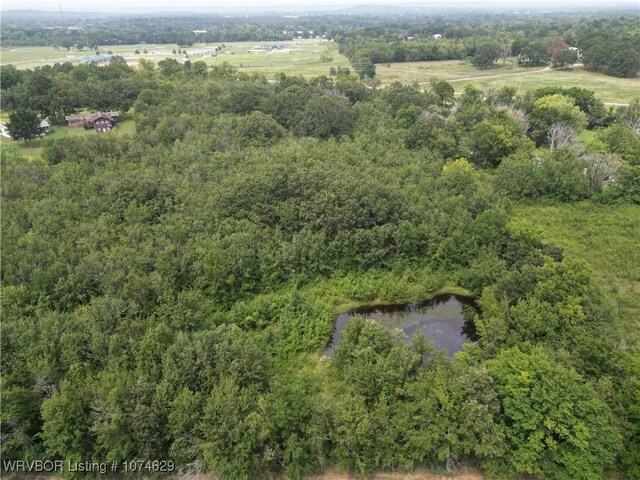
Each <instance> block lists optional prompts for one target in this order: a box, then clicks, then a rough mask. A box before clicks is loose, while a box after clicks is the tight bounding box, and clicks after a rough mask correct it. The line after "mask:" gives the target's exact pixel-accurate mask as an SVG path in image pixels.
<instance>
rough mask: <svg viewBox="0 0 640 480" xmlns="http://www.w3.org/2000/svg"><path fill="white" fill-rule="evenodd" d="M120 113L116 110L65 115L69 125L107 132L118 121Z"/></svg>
mask: <svg viewBox="0 0 640 480" xmlns="http://www.w3.org/2000/svg"><path fill="white" fill-rule="evenodd" d="M119 118H120V114H119V113H118V112H97V113H89V114H80V115H69V116H68V117H66V120H67V122H69V126H70V127H84V128H87V129H88V128H93V129H95V131H96V132H108V131H109V130H111V128H112V127H113V126H114V125H115V124H116V123H118V120H119Z"/></svg>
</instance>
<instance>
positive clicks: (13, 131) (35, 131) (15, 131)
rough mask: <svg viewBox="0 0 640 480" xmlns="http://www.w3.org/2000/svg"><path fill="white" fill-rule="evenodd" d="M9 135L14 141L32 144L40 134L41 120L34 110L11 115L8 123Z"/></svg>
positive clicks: (20, 111)
mask: <svg viewBox="0 0 640 480" xmlns="http://www.w3.org/2000/svg"><path fill="white" fill-rule="evenodd" d="M7 130H9V135H11V138H12V139H14V140H24V141H25V142H27V143H28V142H30V141H31V140H32V139H34V138H35V137H37V136H38V135H39V134H40V119H39V118H38V114H37V113H36V112H34V111H33V110H28V109H22V110H16V111H15V112H11V113H10V114H9V122H8V123H7Z"/></svg>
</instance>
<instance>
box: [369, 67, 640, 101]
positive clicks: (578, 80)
mask: <svg viewBox="0 0 640 480" xmlns="http://www.w3.org/2000/svg"><path fill="white" fill-rule="evenodd" d="M376 77H377V78H378V79H379V80H380V82H382V84H383V85H388V84H391V83H393V82H395V81H400V82H418V83H420V84H424V83H427V82H428V81H429V79H430V78H432V77H437V78H440V79H443V80H446V81H448V82H450V83H451V84H452V85H453V86H454V88H455V89H456V92H462V91H463V90H464V87H465V86H467V85H475V86H477V87H479V88H483V89H488V88H493V89H496V88H500V87H502V86H505V85H509V86H512V87H515V88H517V89H518V92H519V93H523V92H526V91H529V90H532V89H535V88H539V87H572V86H578V87H582V88H586V89H588V90H593V91H594V92H595V93H596V96H597V97H598V98H600V99H601V100H602V101H604V102H608V103H624V104H626V103H628V102H629V100H630V99H632V98H633V97H634V96H638V95H640V85H639V83H638V79H633V78H616V77H611V76H607V75H602V74H599V73H593V72H589V71H587V70H585V69H584V68H582V67H581V66H575V67H573V68H569V69H565V70H551V69H549V68H541V67H533V68H524V67H519V66H517V65H516V64H515V61H514V59H513V58H512V59H510V60H508V61H507V62H506V63H504V64H502V63H497V64H496V65H495V67H493V68H490V69H487V70H478V69H477V68H475V67H474V66H473V65H471V64H470V63H469V62H466V61H463V60H443V61H434V62H404V63H390V64H379V65H376Z"/></svg>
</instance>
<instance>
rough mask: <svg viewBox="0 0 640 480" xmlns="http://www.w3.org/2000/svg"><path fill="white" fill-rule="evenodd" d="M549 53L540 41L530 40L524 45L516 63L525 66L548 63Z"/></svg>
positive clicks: (537, 65)
mask: <svg viewBox="0 0 640 480" xmlns="http://www.w3.org/2000/svg"><path fill="white" fill-rule="evenodd" d="M550 58H551V54H550V53H549V51H548V50H547V47H546V45H545V44H544V43H542V42H531V43H529V44H527V45H525V46H524V47H522V50H521V52H520V56H519V57H518V63H519V64H520V65H524V66H526V67H539V66H542V65H546V64H548V63H549V59H550Z"/></svg>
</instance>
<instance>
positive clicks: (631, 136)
mask: <svg viewBox="0 0 640 480" xmlns="http://www.w3.org/2000/svg"><path fill="white" fill-rule="evenodd" d="M597 138H598V140H600V141H601V142H603V143H604V144H605V145H606V148H607V150H608V151H609V152H611V153H615V154H616V155H618V156H619V157H620V158H621V159H622V160H624V161H626V162H628V163H630V164H631V165H640V137H638V135H637V134H636V133H635V132H634V131H633V130H632V129H631V128H628V127H626V126H625V125H620V124H615V125H611V126H610V127H608V128H605V129H603V130H600V131H599V132H598V134H597Z"/></svg>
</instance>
